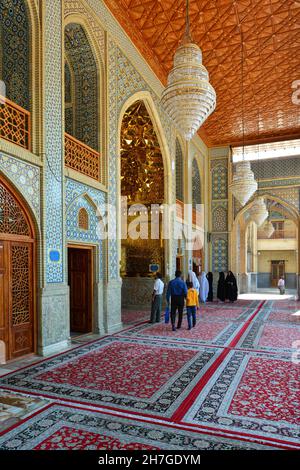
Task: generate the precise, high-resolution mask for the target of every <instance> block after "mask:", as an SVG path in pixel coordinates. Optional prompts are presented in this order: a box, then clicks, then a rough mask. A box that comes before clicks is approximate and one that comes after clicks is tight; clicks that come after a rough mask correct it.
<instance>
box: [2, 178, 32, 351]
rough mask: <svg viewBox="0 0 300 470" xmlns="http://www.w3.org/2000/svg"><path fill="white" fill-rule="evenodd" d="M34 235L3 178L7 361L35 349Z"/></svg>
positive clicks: (3, 249)
mask: <svg viewBox="0 0 300 470" xmlns="http://www.w3.org/2000/svg"><path fill="white" fill-rule="evenodd" d="M34 323H35V235H34V229H33V223H32V221H31V218H30V216H29V214H28V211H27V210H26V208H25V206H24V204H23V202H22V201H21V199H20V197H19V196H18V194H17V193H16V191H14V190H13V189H12V188H11V187H10V186H9V185H8V184H7V183H6V182H5V181H4V180H3V178H1V177H0V339H1V340H2V341H4V343H5V347H6V359H7V360H9V359H14V358H17V357H20V356H24V355H25V354H29V353H32V352H34V350H35V325H34Z"/></svg>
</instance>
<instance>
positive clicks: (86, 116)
mask: <svg viewBox="0 0 300 470" xmlns="http://www.w3.org/2000/svg"><path fill="white" fill-rule="evenodd" d="M64 38H65V41H64V44H65V55H66V62H65V63H67V64H68V66H66V71H68V70H69V71H70V76H72V75H73V76H74V86H73V87H70V88H69V89H67V88H66V85H67V84H68V80H67V78H68V76H67V77H65V98H66V95H67V94H68V92H69V91H71V92H72V96H71V97H70V98H71V99H70V100H69V103H71V104H72V106H73V108H72V107H71V108H70V105H69V103H68V107H67V112H66V113H65V121H66V122H65V127H66V129H69V130H72V131H73V134H72V135H73V137H75V138H76V139H78V140H79V141H81V142H83V143H84V144H86V145H88V146H89V147H90V148H92V149H93V150H96V151H99V144H100V142H99V93H98V88H99V73H98V67H97V62H96V58H95V54H94V51H93V49H92V47H91V44H90V41H89V39H88V36H87V33H86V30H85V28H84V27H83V26H82V24H79V23H71V22H69V23H67V24H66V25H65V32H64ZM68 67H69V69H68ZM74 108H75V109H74Z"/></svg>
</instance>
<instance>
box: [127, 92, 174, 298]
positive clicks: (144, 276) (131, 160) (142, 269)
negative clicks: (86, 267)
mask: <svg viewBox="0 0 300 470" xmlns="http://www.w3.org/2000/svg"><path fill="white" fill-rule="evenodd" d="M121 196H122V197H126V198H127V205H128V207H127V209H128V211H129V216H128V221H127V222H128V227H129V230H130V224H131V223H132V222H133V221H134V220H135V219H136V218H137V217H139V218H140V220H141V223H140V226H139V228H138V231H140V232H143V235H141V236H140V237H138V238H136V239H135V238H134V237H131V236H127V238H126V239H124V240H123V241H122V247H121V253H122V259H121V276H122V278H123V288H122V304H123V305H130V304H135V305H145V304H148V303H149V301H150V298H151V293H152V288H153V283H152V279H153V278H154V276H155V273H156V272H157V271H160V272H161V273H162V275H163V276H164V275H165V244H164V241H163V239H162V236H161V226H162V224H161V223H158V222H157V221H159V219H160V218H161V213H160V205H161V204H163V203H164V199H165V189H164V163H163V157H162V153H161V150H160V146H159V142H158V138H157V135H156V132H155V130H154V127H153V123H152V121H151V118H150V116H149V113H148V111H147V109H146V106H145V104H144V102H143V101H141V100H139V101H136V102H135V103H133V104H132V105H131V106H130V107H129V108H128V109H127V111H126V112H125V114H124V117H123V121H122V126H121ZM154 206H155V208H154ZM139 207H140V208H141V210H140V209H139ZM133 208H134V209H133ZM156 215H157V217H156ZM153 218H154V219H155V221H156V223H157V226H158V232H157V233H156V235H155V236H152V235H153V234H152V232H151V225H150V224H151V221H152V222H153ZM152 227H153V225H152ZM146 235H147V236H146Z"/></svg>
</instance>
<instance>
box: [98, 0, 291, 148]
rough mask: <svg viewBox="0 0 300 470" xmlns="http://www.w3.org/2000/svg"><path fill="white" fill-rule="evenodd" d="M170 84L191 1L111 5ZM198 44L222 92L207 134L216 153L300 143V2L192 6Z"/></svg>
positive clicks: (228, 1) (210, 0) (116, 0)
mask: <svg viewBox="0 0 300 470" xmlns="http://www.w3.org/2000/svg"><path fill="white" fill-rule="evenodd" d="M105 2H106V4H107V6H108V7H109V8H110V10H111V11H112V13H113V14H114V16H115V17H116V18H117V20H118V21H119V23H120V24H121V25H122V27H123V28H124V29H125V31H126V32H127V34H128V35H129V37H130V38H131V40H132V41H133V42H134V44H135V45H136V46H137V47H138V48H139V50H140V51H141V53H142V54H143V56H144V57H145V59H146V60H147V61H148V63H149V64H150V66H151V67H152V69H153V70H154V72H155V73H156V75H157V76H158V77H159V78H160V79H161V81H162V82H163V83H164V84H165V83H166V78H167V75H168V73H169V71H170V69H171V68H172V62H173V55H174V53H175V50H176V48H177V46H178V43H179V41H180V39H181V37H182V35H183V32H184V22H185V16H184V15H185V3H186V2H185V0H105ZM190 18H191V28H192V35H193V40H194V42H196V43H197V44H198V45H199V46H200V47H201V49H202V52H203V63H204V65H205V67H206V68H207V69H208V71H209V74H210V81H211V83H212V85H213V86H214V87H215V89H216V92H217V109H216V111H215V112H214V113H213V115H212V116H211V117H210V118H209V119H208V120H207V122H206V123H205V124H204V126H202V128H201V130H200V135H201V137H202V138H203V140H204V141H205V142H206V143H207V145H209V146H214V145H222V144H229V143H230V144H237V143H241V142H242V141H243V112H242V109H243V106H242V66H241V63H242V60H241V59H242V48H241V33H240V26H241V28H242V32H243V37H244V67H243V68H244V80H243V82H244V94H243V95H244V127H245V130H244V133H245V141H246V142H247V141H249V142H250V141H251V142H252V141H258V140H262V141H269V140H270V141H272V140H280V139H283V138H284V139H285V138H290V137H293V138H295V137H300V105H298V106H297V105H295V104H293V102H292V93H293V90H292V83H293V81H295V80H300V2H299V1H291V0H259V1H258V0H237V1H233V0H190Z"/></svg>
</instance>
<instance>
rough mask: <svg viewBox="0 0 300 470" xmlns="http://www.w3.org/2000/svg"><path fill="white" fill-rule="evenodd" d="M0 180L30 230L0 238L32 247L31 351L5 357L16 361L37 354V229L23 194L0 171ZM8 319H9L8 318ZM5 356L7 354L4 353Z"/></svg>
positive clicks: (0, 238)
mask: <svg viewBox="0 0 300 470" xmlns="http://www.w3.org/2000/svg"><path fill="white" fill-rule="evenodd" d="M0 182H1V184H2V185H3V186H4V187H5V189H6V190H7V191H8V192H9V193H10V194H11V195H12V196H13V198H14V199H15V200H16V201H17V203H18V204H19V206H20V208H21V210H22V212H23V214H24V217H25V219H26V222H27V223H28V226H29V228H30V231H31V235H30V236H25V235H13V234H8V233H0V240H2V241H4V242H5V241H7V242H13V241H15V242H23V243H28V244H31V247H32V256H31V260H32V267H31V268H32V273H31V274H32V327H33V347H32V349H33V351H32V352H30V353H28V354H25V355H24V356H19V357H15V358H10V359H6V362H11V361H17V360H20V359H22V358H23V357H27V356H31V355H33V354H37V351H38V332H39V323H38V315H37V305H38V284H37V281H38V279H39V271H38V270H39V263H37V259H38V235H37V234H38V229H37V228H36V226H35V220H34V216H33V215H32V214H31V211H30V208H29V207H28V205H27V203H26V201H25V200H24V197H23V195H22V194H21V193H20V192H19V190H18V189H16V188H15V187H14V186H13V185H12V184H11V183H10V181H9V180H7V178H6V177H5V175H3V174H2V173H1V172H0ZM8 302H9V304H11V292H9V295H8ZM9 320H10V319H9ZM10 337H11V331H10V329H9V338H10ZM6 357H7V354H6Z"/></svg>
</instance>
